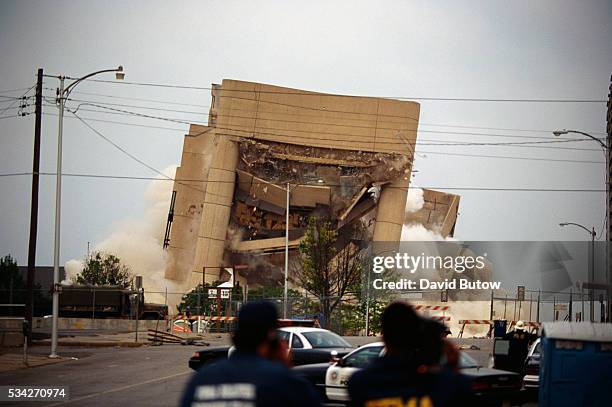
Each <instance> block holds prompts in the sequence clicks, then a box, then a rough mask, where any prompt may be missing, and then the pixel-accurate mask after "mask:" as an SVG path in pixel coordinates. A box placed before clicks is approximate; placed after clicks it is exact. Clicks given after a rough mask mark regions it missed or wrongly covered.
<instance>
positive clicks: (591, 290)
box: [559, 222, 596, 322]
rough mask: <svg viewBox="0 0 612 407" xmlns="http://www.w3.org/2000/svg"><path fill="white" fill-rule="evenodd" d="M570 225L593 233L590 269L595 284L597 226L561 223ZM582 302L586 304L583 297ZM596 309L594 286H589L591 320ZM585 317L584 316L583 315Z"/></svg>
mask: <svg viewBox="0 0 612 407" xmlns="http://www.w3.org/2000/svg"><path fill="white" fill-rule="evenodd" d="M568 225H573V226H577V227H579V228H582V229H584V230H586V231H587V233H588V234H589V235H591V267H590V270H589V278H588V279H589V284H593V283H594V282H595V236H596V232H595V227H593V228H592V229H591V230H589V228H587V227H585V226H582V225H581V224H579V223H574V222H563V223H559V226H562V227H563V226H568ZM582 303H583V304H584V298H582ZM594 311H595V308H594V304H593V288H591V287H589V314H590V316H589V318H590V320H591V322H593V321H594V319H593V312H594ZM583 318H584V317H583Z"/></svg>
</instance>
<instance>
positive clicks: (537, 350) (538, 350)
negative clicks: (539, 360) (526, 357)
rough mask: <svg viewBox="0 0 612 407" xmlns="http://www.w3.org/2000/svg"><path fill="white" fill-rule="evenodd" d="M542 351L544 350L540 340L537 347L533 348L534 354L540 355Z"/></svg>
mask: <svg viewBox="0 0 612 407" xmlns="http://www.w3.org/2000/svg"><path fill="white" fill-rule="evenodd" d="M541 352H542V350H541V349H540V342H538V343H536V345H535V347H534V348H533V354H534V355H539V354H540V353H541Z"/></svg>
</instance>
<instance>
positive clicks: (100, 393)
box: [0, 345, 196, 407]
mask: <svg viewBox="0 0 612 407" xmlns="http://www.w3.org/2000/svg"><path fill="white" fill-rule="evenodd" d="M61 350H63V349H61ZM194 350H196V348H195V347H193V346H181V345H163V346H158V347H151V346H143V347H140V348H89V349H67V350H65V351H64V352H62V353H61V354H62V356H72V357H76V358H78V360H70V361H67V362H64V363H59V364H55V365H49V366H42V367H37V368H32V369H22V370H16V371H11V372H5V373H2V374H0V385H2V386H7V385H21V386H35V385H47V386H51V385H67V386H69V387H70V400H69V401H66V402H63V403H59V404H58V403H55V404H54V403H40V402H32V403H25V402H17V403H13V404H4V405H15V406H27V405H38V406H40V405H46V406H50V405H74V406H104V407H108V406H118V405H131V406H174V405H177V404H178V401H179V399H180V396H181V393H182V390H183V388H184V386H185V384H186V383H187V380H189V378H190V377H191V375H192V371H191V370H190V369H189V368H188V367H187V360H188V359H189V357H190V356H191V355H192V354H193V352H194ZM42 351H45V352H48V349H46V348H39V349H37V348H34V352H42Z"/></svg>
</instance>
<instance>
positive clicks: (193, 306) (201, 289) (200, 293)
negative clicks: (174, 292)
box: [176, 281, 242, 315]
mask: <svg viewBox="0 0 612 407" xmlns="http://www.w3.org/2000/svg"><path fill="white" fill-rule="evenodd" d="M221 283H222V281H214V282H212V283H206V284H204V285H202V284H198V285H197V286H196V287H195V288H194V289H192V290H191V291H190V292H188V293H186V294H183V296H182V297H181V303H180V304H179V305H177V306H176V309H177V311H178V312H180V313H184V312H186V311H187V307H189V310H190V312H191V313H193V314H196V315H207V314H208V315H212V314H215V313H218V311H217V310H216V307H217V298H216V297H213V298H209V297H208V290H209V289H211V288H216V287H218V286H219V284H221ZM228 290H232V293H231V294H232V295H231V301H232V302H238V301H242V287H240V286H236V287H234V288H228ZM229 301H230V299H222V300H221V309H222V311H223V310H224V309H225V308H226V307H227V304H228V302H229Z"/></svg>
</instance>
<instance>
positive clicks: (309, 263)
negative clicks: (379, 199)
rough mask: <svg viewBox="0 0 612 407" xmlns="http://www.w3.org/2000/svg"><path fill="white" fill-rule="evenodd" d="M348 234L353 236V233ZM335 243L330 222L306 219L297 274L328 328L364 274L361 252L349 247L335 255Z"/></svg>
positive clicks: (336, 251) (334, 235)
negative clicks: (315, 300) (317, 303)
mask: <svg viewBox="0 0 612 407" xmlns="http://www.w3.org/2000/svg"><path fill="white" fill-rule="evenodd" d="M349 234H350V235H353V236H354V235H355V234H356V229H353V230H352V231H350V232H349ZM345 238H346V236H345ZM337 243H338V232H337V231H336V227H335V224H333V223H332V222H331V220H329V219H322V218H315V217H311V218H309V219H308V227H307V229H306V233H305V235H304V238H303V239H302V241H301V242H300V246H299V252H300V257H301V262H302V267H301V269H298V271H297V274H298V279H299V282H300V284H301V286H302V287H303V288H304V289H305V290H306V291H307V292H309V293H310V294H312V295H313V296H315V297H316V298H317V299H318V301H319V310H320V312H321V313H322V314H323V320H324V321H325V324H326V325H327V326H329V323H330V322H331V316H332V313H333V312H334V310H335V309H336V308H337V307H338V305H339V304H341V302H342V300H343V298H344V296H345V294H347V293H348V292H350V291H351V290H354V289H355V288H356V287H358V286H359V283H360V281H361V274H362V271H363V253H362V251H361V249H360V248H359V247H358V246H357V245H354V244H352V243H348V244H346V245H345V247H344V248H343V249H342V250H340V251H339V252H338V250H337V249H336V244H337Z"/></svg>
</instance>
